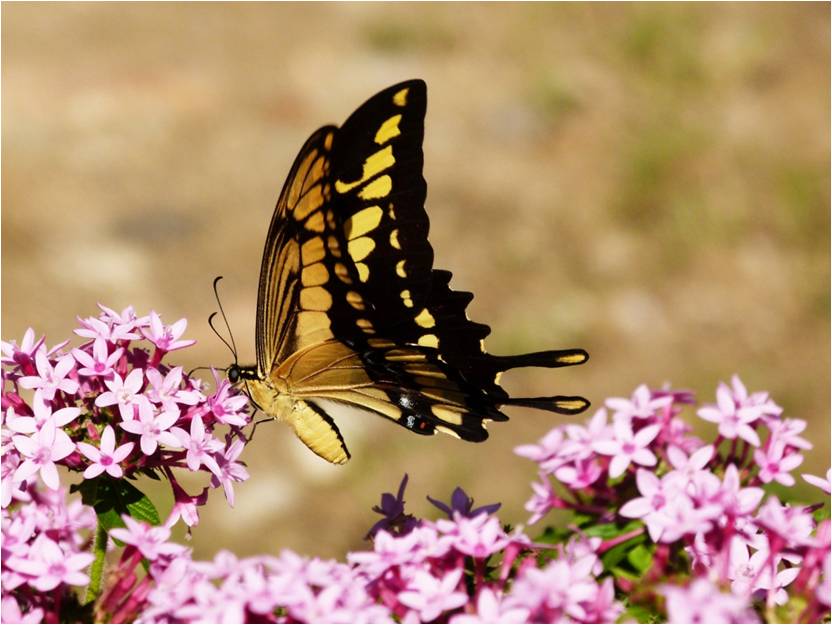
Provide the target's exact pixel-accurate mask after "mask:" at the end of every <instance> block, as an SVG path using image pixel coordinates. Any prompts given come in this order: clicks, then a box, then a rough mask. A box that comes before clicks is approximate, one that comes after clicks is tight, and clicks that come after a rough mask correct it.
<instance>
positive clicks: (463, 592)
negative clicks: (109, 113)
mask: <svg viewBox="0 0 832 625" xmlns="http://www.w3.org/2000/svg"><path fill="white" fill-rule="evenodd" d="M101 310H102V312H101V314H100V315H99V316H98V317H94V318H89V319H84V320H81V326H82V327H81V328H79V329H78V330H77V331H76V332H77V334H79V335H80V336H82V337H84V338H85V339H87V342H86V343H84V344H82V345H81V346H80V347H78V348H76V349H72V350H67V349H65V348H66V345H67V344H66V343H63V344H61V345H58V346H56V347H53V348H51V349H49V348H48V347H47V346H46V344H45V342H44V340H43V339H40V340H35V334H34V332H32V331H31V330H30V331H28V332H27V333H26V335H25V336H24V338H23V340H22V341H21V343H20V344H19V345H18V344H16V343H13V342H12V343H3V344H2V372H3V394H2V413H0V416H2V419H3V421H2V452H3V457H2V477H3V480H2V482H3V491H2V564H3V568H2V573H1V574H0V582H2V619H3V621H6V622H31V623H38V622H70V621H73V620H75V621H81V622H84V621H90V622H91V621H96V622H149V623H180V622H216V623H223V622H259V623H293V622H294V623H298V622H300V623H303V622H305V623H312V622H330V623H354V622H368V623H369V622H372V623H396V622H401V623H427V622H450V623H517V622H530V623H541V622H576V623H595V622H613V621H616V620H622V621H640V622H657V621H662V620H666V621H668V622H757V621H761V620H764V621H768V622H772V621H780V622H783V621H788V622H818V621H823V620H824V619H827V620H828V618H829V605H830V534H832V532H831V531H830V521H829V497H828V495H829V492H830V473H827V475H826V477H825V478H823V477H818V476H812V475H804V476H803V478H804V480H805V482H807V483H808V484H811V485H812V486H814V487H817V488H819V489H820V491H821V492H822V493H823V496H822V498H821V502H820V503H815V504H810V505H804V504H801V503H796V496H795V495H793V494H792V493H791V492H790V491H788V490H786V489H788V488H790V487H792V486H794V485H795V484H796V480H795V477H794V475H793V473H794V471H795V470H796V469H797V468H798V467H799V466H800V465H801V463H802V461H803V454H804V453H805V452H806V451H808V450H809V449H810V448H811V444H810V443H809V442H808V441H807V440H806V439H805V438H803V437H802V433H803V431H804V430H805V428H806V423H805V422H804V421H802V420H800V419H793V418H785V417H784V416H783V410H782V409H781V408H780V407H779V406H777V405H776V404H775V403H774V402H773V401H771V399H770V398H769V397H768V395H767V394H766V393H748V392H747V391H746V389H745V387H744V386H743V384H742V383H741V382H740V380H739V379H738V378H736V377H735V378H734V379H733V380H732V382H731V384H730V386H729V385H727V384H720V386H719V388H718V390H717V399H716V403H715V404H712V405H705V406H701V407H699V409H698V410H697V414H698V415H699V417H701V418H702V419H703V420H705V421H708V422H711V423H715V424H716V425H717V427H718V434H716V435H715V436H714V438H713V440H710V441H702V440H700V439H699V438H697V437H695V436H693V435H692V433H691V432H692V430H691V427H690V425H689V424H688V423H687V422H686V421H685V419H684V418H683V414H682V413H683V412H684V411H685V410H686V409H689V407H690V406H692V405H693V404H694V403H695V401H694V397H693V395H692V394H691V393H689V392H683V391H671V390H667V389H663V390H651V389H649V388H648V387H646V386H641V387H639V388H638V389H636V391H635V393H634V394H633V395H632V397H630V398H612V399H609V400H607V402H606V405H605V407H604V408H601V409H600V410H598V411H597V412H596V413H595V415H594V416H592V417H591V418H590V419H589V420H588V422H586V423H585V424H583V425H579V424H571V425H565V426H561V427H556V428H554V429H553V430H551V431H550V432H549V433H548V434H546V435H545V436H544V437H543V438H542V439H541V440H540V441H539V442H538V443H536V444H532V445H524V446H522V447H519V448H518V449H517V453H518V454H520V455H521V456H524V457H526V458H529V459H531V460H533V461H534V462H535V463H536V464H537V467H538V473H539V479H538V480H537V481H536V482H535V483H533V484H532V490H533V494H532V497H531V499H530V500H529V502H528V504H527V509H528V510H529V512H530V513H531V519H530V524H531V525H533V524H535V523H536V522H538V521H540V520H541V519H542V518H544V517H546V516H547V515H549V513H550V512H552V511H558V512H559V513H560V514H561V515H567V519H566V521H565V522H559V523H558V525H559V526H560V527H548V528H546V529H545V530H543V531H542V533H541V534H539V535H537V536H534V537H532V535H531V534H530V532H529V529H528V528H526V529H524V528H523V527H516V528H514V529H512V528H511V527H509V526H506V525H504V524H503V523H501V521H500V519H499V518H498V517H497V516H496V513H497V511H498V509H499V507H500V505H499V504H489V505H485V506H480V507H474V502H473V500H472V499H471V498H470V497H468V495H467V494H466V493H465V492H464V491H463V490H462V489H459V488H458V489H456V490H455V491H454V493H453V494H452V496H451V499H450V501H449V502H448V503H445V502H442V501H437V500H434V499H431V498H430V497H428V500H429V501H430V502H431V503H433V504H434V505H435V506H436V507H437V508H438V509H439V510H441V511H442V512H443V513H444V514H445V518H441V519H438V520H428V519H418V518H415V517H414V516H412V515H410V514H408V513H407V511H406V510H405V501H404V491H405V487H406V484H407V476H405V479H404V480H403V481H402V483H401V485H400V487H399V489H398V492H397V493H396V494H392V493H385V494H384V495H382V498H381V502H380V505H379V506H377V507H375V508H373V510H374V511H375V512H377V513H379V514H380V515H381V519H380V520H379V521H378V522H377V523H375V524H374V525H373V526H372V528H371V529H370V532H369V533H368V536H367V538H368V539H370V540H372V543H371V544H370V545H368V547H367V548H366V549H365V550H361V551H356V552H353V553H350V554H348V555H347V558H346V562H337V561H325V560H320V559H317V558H309V557H303V556H300V555H298V554H296V553H293V552H291V551H288V550H286V551H283V552H282V553H281V554H280V555H279V556H278V557H273V556H260V557H254V558H246V559H238V558H236V557H235V556H234V555H232V554H230V553H228V552H227V551H220V552H219V553H218V554H217V555H216V557H215V558H214V559H213V560H212V561H210V562H204V561H197V560H194V559H193V558H192V553H191V550H190V549H189V548H187V547H185V546H183V545H180V544H177V543H176V542H173V541H172V540H171V528H172V526H173V525H174V524H175V523H176V522H177V521H178V520H179V519H182V520H183V521H184V522H185V524H187V525H188V526H189V527H191V526H194V525H196V524H197V522H198V519H199V516H198V513H197V507H198V506H199V505H201V504H203V503H204V502H205V500H206V497H207V494H208V492H209V487H214V488H219V487H220V486H221V487H222V488H223V489H224V491H225V495H226V498H227V499H228V501H229V503H231V504H233V499H234V484H235V483H237V482H241V481H244V480H245V479H247V478H248V474H247V472H246V469H245V467H244V465H243V464H242V463H240V462H239V460H238V459H239V456H240V454H241V452H242V450H243V448H244V446H245V444H246V442H247V441H248V438H247V436H246V435H245V434H244V432H243V430H242V428H243V427H244V426H246V425H248V424H249V423H250V416H249V414H248V412H247V399H246V398H245V397H244V396H242V395H239V394H238V393H237V392H236V391H235V390H233V389H232V388H231V387H230V386H229V385H228V383H227V382H225V381H221V380H219V379H217V378H215V383H216V390H215V391H214V392H213V393H207V392H206V390H205V388H204V387H203V384H202V383H201V382H200V381H199V380H195V379H192V378H190V377H189V376H187V375H185V374H184V373H183V372H182V369H181V368H179V367H171V366H168V365H165V364H162V359H163V357H164V356H165V355H166V353H167V352H169V351H171V350H175V349H180V348H183V347H187V346H188V345H190V344H191V343H192V342H190V341H185V340H182V339H181V336H182V334H183V332H184V330H185V326H186V324H185V321H184V320H180V321H179V322H177V323H175V324H173V325H172V326H169V327H168V326H165V325H164V324H163V323H162V321H161V319H160V318H159V316H158V315H156V314H155V313H151V314H150V315H149V316H147V317H141V318H139V317H137V316H136V314H135V313H134V312H133V310H132V309H131V308H128V309H126V310H124V311H122V312H121V313H117V312H115V311H113V310H110V309H109V308H105V307H101ZM143 342H144V343H143ZM59 467H60V468H62V469H64V472H63V473H61V472H59V471H58V468H59ZM175 470H189V471H199V472H202V473H203V474H204V475H205V476H206V477H207V478H208V479H207V482H208V484H207V485H206V487H205V489H204V490H203V491H202V492H201V493H200V494H199V495H190V494H188V493H187V492H186V491H185V490H184V489H183V488H182V486H181V485H180V484H179V483H178V481H177V479H176V476H175V473H174V471H175ZM67 474H68V475H70V476H72V475H74V476H77V479H78V481H77V483H76V484H74V485H73V486H72V488H71V489H70V492H72V491H80V494H81V496H82V497H83V502H84V503H82V501H79V500H78V499H68V492H67V489H66V488H65V487H63V486H62V484H61V482H62V480H66V477H65V476H66V475H67ZM140 475H152V476H154V477H161V478H163V479H165V480H167V481H168V482H169V483H170V485H171V488H172V489H173V493H174V506H173V509H172V510H171V511H170V513H169V514H168V515H166V517H165V518H166V520H165V521H164V522H163V519H162V518H161V517H159V515H158V513H157V512H156V510H155V507H154V506H153V504H152V503H151V502H150V500H149V499H148V498H147V497H145V496H144V495H142V494H141V493H140V492H139V491H138V490H137V489H136V488H135V486H133V485H132V483H133V480H132V479H131V478H134V477H137V476H140ZM774 484H776V485H777V489H778V491H777V492H778V493H780V496H778V495H776V494H774V492H772V490H771V486H773V485H774ZM806 488H809V487H806ZM766 491H769V492H768V493H767V492H766ZM787 492H788V493H789V496H788V500H787V499H786V498H785V497H786V495H784V494H783V493H787ZM85 503H86V504H90V505H84V504H85ZM92 505H94V508H93V507H91V506H92ZM111 539H112V540H111ZM114 541H117V543H116V544H117V545H118V549H119V550H120V552H119V553H116V554H112V557H110V558H109V562H110V563H109V565H108V564H107V560H108V559H107V558H105V556H106V553H107V549H108V546H112V545H113V542H114ZM105 567H106V574H104V569H105ZM84 586H86V587H87V589H86V593H85V594H84V596H83V597H82V596H81V595H80V594H79V592H78V591H79V588H80V587H84Z"/></svg>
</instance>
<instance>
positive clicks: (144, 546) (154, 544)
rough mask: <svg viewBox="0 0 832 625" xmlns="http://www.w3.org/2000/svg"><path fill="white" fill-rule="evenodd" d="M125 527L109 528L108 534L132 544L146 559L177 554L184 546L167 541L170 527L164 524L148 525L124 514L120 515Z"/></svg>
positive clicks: (182, 550) (181, 551) (183, 549)
mask: <svg viewBox="0 0 832 625" xmlns="http://www.w3.org/2000/svg"><path fill="white" fill-rule="evenodd" d="M121 518H122V520H123V521H124V524H125V525H126V526H127V527H126V528H121V527H117V528H115V529H112V530H110V536H112V537H113V538H115V539H116V540H120V541H121V542H123V543H126V544H128V545H133V546H134V547H135V548H136V549H138V550H139V551H140V552H141V554H142V555H143V556H144V557H145V558H147V559H148V560H155V559H156V558H158V557H159V556H161V555H178V554H181V553H183V552H184V551H186V550H185V547H183V546H181V545H176V544H174V543H169V542H167V541H168V539H169V538H170V528H169V527H166V526H164V525H156V526H154V525H148V524H147V523H143V522H142V521H136V520H134V519H133V518H131V517H130V516H128V515H126V514H124V515H122V516H121Z"/></svg>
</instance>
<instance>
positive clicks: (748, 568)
mask: <svg viewBox="0 0 832 625" xmlns="http://www.w3.org/2000/svg"><path fill="white" fill-rule="evenodd" d="M770 556H771V552H770V551H769V550H768V547H767V545H766V546H765V548H762V549H758V550H757V551H756V552H755V553H754V555H750V554H749V552H748V545H747V544H746V543H745V541H743V540H742V539H741V538H740V537H738V536H735V537H734V538H733V540H732V541H731V548H730V568H731V572H730V573H729V575H728V577H729V579H730V580H732V581H731V590H732V591H733V593H734V594H735V595H750V594H752V593H753V592H754V591H756V590H765V591H766V594H767V595H768V597H769V600H770V602H771V603H776V604H777V605H783V604H784V603H786V601H788V599H789V596H788V594H787V593H786V591H785V590H784V588H785V587H786V586H788V585H789V584H791V583H792V582H793V581H794V580H795V578H796V577H797V574H798V573H799V572H800V569H799V568H797V567H791V568H785V569H782V570H779V571H778V570H777V569H778V564H777V563H778V561H779V558H776V559H772V558H771V557H770Z"/></svg>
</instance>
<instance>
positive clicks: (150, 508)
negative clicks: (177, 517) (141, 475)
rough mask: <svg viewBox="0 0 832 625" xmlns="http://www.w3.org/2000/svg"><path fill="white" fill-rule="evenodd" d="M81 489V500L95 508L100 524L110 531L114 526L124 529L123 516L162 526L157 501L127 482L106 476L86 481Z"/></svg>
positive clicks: (79, 489)
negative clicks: (155, 502)
mask: <svg viewBox="0 0 832 625" xmlns="http://www.w3.org/2000/svg"><path fill="white" fill-rule="evenodd" d="M77 490H78V491H79V492H80V493H81V500H82V501H83V502H84V503H85V504H86V505H88V506H92V507H93V508H94V509H95V513H96V514H97V515H98V521H99V523H100V524H101V526H102V527H103V528H104V529H106V530H107V531H108V532H109V531H110V530H111V529H113V528H114V527H124V521H122V520H121V516H122V515H123V514H126V515H128V516H130V517H132V518H134V519H136V520H137V521H145V522H147V523H150V524H151V525H159V524H160V523H161V520H160V519H159V512H158V511H157V510H156V506H154V505H153V502H152V501H150V499H148V497H147V495H145V494H144V493H142V491H140V490H139V489H138V488H136V487H135V486H133V485H132V484H131V483H130V482H128V481H127V480H116V479H113V478H111V477H109V476H105V475H102V476H99V477H97V478H95V479H93V480H86V481H84V482H82V483H81V484H80V486H79V487H78V489H77Z"/></svg>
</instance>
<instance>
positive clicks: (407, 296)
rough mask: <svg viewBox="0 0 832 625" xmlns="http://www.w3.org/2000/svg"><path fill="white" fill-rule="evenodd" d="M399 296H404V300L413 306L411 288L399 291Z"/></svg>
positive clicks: (408, 305)
mask: <svg viewBox="0 0 832 625" xmlns="http://www.w3.org/2000/svg"><path fill="white" fill-rule="evenodd" d="M399 297H401V298H402V302H403V303H404V305H405V306H407V307H408V308H413V299H412V297H411V295H410V289H405V290H404V291H402V292H401V293H399Z"/></svg>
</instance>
